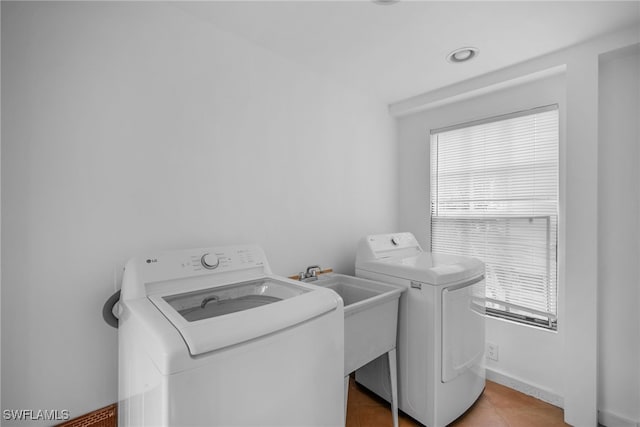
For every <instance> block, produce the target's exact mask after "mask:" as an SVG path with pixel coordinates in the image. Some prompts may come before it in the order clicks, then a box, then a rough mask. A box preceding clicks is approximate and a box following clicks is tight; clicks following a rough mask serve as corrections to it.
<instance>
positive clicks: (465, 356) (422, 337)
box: [356, 233, 485, 427]
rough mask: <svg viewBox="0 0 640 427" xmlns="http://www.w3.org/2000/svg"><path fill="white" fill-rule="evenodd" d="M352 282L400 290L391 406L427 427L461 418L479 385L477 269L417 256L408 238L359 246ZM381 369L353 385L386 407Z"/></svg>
mask: <svg viewBox="0 0 640 427" xmlns="http://www.w3.org/2000/svg"><path fill="white" fill-rule="evenodd" d="M356 275H357V276H359V277H363V278H368V279H373V280H377V281H380V282H387V283H391V284H395V285H402V286H404V287H406V289H407V292H404V293H403V294H402V296H401V298H400V307H399V313H398V316H399V319H398V320H399V322H398V325H399V326H398V345H397V353H398V354H397V356H398V360H397V364H398V401H399V407H400V409H401V410H402V411H404V412H405V413H407V414H409V415H410V416H412V417H413V418H415V419H416V420H418V421H420V422H421V423H423V424H425V425H427V426H428V427H443V426H446V425H447V424H449V423H451V422H452V421H453V420H455V419H456V418H458V417H459V416H460V415H462V414H463V413H464V412H465V411H466V410H467V409H468V408H469V407H470V406H471V405H473V403H474V402H475V401H476V399H477V398H478V397H479V396H480V394H481V393H482V391H483V389H484V384H485V370H484V363H483V356H484V342H485V338H484V337H485V319H484V312H485V308H484V307H485V306H484V298H485V296H484V291H485V281H484V264H483V263H482V262H481V261H480V260H477V259H475V258H469V257H462V256H453V255H445V254H436V253H431V252H424V251H423V250H422V248H421V247H420V245H419V244H418V242H417V240H416V239H415V237H414V236H413V235H412V234H411V233H395V234H383V235H375V236H367V237H365V238H363V239H362V240H361V241H360V243H359V245H358V251H357V255H356ZM387 369H388V368H387V364H386V361H385V360H383V359H380V358H379V359H376V360H374V361H373V362H371V363H370V364H368V365H366V366H364V367H363V368H361V369H359V370H358V371H357V372H356V381H357V382H358V383H360V384H362V385H364V386H365V387H367V388H368V389H370V390H372V391H373V392H375V393H376V394H378V395H379V396H381V397H383V398H385V399H386V400H389V397H390V391H389V386H388V385H387V383H388V378H389V375H388V373H387V371H386V370H387Z"/></svg>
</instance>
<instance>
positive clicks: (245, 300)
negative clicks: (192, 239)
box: [118, 245, 344, 426]
mask: <svg viewBox="0 0 640 427" xmlns="http://www.w3.org/2000/svg"><path fill="white" fill-rule="evenodd" d="M119 319H120V321H119V323H120V324H119V333H118V339H119V385H118V395H119V396H118V400H119V406H118V418H119V419H118V425H120V426H196V425H199V426H267V425H272V426H276V425H277V426H300V425H308V426H338V425H342V423H343V421H344V414H343V412H344V409H343V408H344V406H343V393H344V389H343V375H344V372H343V369H344V366H343V365H344V335H343V333H344V311H343V303H342V299H341V298H340V297H339V296H338V295H337V294H335V293H334V292H332V291H331V290H329V289H325V288H321V287H317V286H312V285H309V284H305V283H302V282H297V281H293V280H290V279H286V278H284V277H279V276H274V275H273V274H272V273H271V270H270V268H269V265H268V263H267V260H266V258H265V256H264V253H263V251H262V250H261V249H260V248H259V247H258V246H253V245H244V246H227V247H214V248H205V249H193V250H182V251H176V252H167V253H159V254H151V255H149V256H147V257H144V258H139V259H133V260H131V261H129V262H128V263H127V265H126V268H125V272H124V277H123V283H122V292H121V298H120V308H119Z"/></svg>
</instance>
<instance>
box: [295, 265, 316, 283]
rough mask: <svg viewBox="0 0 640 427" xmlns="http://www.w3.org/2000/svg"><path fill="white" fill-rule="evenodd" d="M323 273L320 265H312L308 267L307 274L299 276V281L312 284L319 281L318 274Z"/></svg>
mask: <svg viewBox="0 0 640 427" xmlns="http://www.w3.org/2000/svg"><path fill="white" fill-rule="evenodd" d="M320 271H321V268H320V266H319V265H310V266H309V267H307V272H306V273H305V272H301V273H300V276H299V280H301V281H303V282H311V281H313V280H318V273H319V272H320Z"/></svg>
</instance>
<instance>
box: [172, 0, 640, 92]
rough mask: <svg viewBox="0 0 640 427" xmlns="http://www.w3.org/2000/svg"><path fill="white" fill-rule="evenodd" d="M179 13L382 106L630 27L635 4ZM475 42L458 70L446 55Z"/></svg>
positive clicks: (187, 5)
mask: <svg viewBox="0 0 640 427" xmlns="http://www.w3.org/2000/svg"><path fill="white" fill-rule="evenodd" d="M177 7H180V8H181V9H182V10H184V11H186V12H187V13H190V14H192V15H194V16H197V17H199V18H201V19H204V20H207V21H209V22H211V23H212V24H214V25H215V26H216V27H218V28H220V29H222V30H225V31H228V32H231V33H234V34H236V35H238V36H240V37H242V38H244V39H247V40H249V41H251V42H253V43H256V44H258V45H260V46H262V47H264V48H266V49H268V50H270V51H273V52H275V53H277V54H279V55H281V56H284V57H286V58H289V59H290V60H293V61H296V62H298V63H300V64H303V65H305V66H306V67H309V68H311V69H313V70H316V71H317V72H320V73H324V74H328V75H329V76H331V77H332V78H333V79H335V80H337V81H340V82H342V83H343V84H346V85H349V86H352V87H356V88H360V89H362V90H365V91H367V92H369V93H371V94H373V95H375V96H377V97H379V98H380V99H382V100H383V101H385V102H387V103H392V102H396V101H400V100H403V99H406V98H409V97H412V96H415V95H419V94H421V93H425V92H429V91H431V90H434V89H437V88H440V87H443V86H447V85H450V84H453V83H455V82H458V81H461V80H465V79H468V78H471V77H474V76H477V75H480V74H484V73H487V72H490V71H494V70H497V69H500V68H503V67H506V66H509V65H512V64H516V63H518V62H522V61H525V60H527V59H530V58H533V57H536V56H540V55H543V54H546V53H548V52H552V51H555V50H558V49H562V48H564V47H567V46H570V45H573V44H576V43H580V42H582V41H585V40H588V39H590V38H593V37H597V36H599V35H601V34H605V33H607V32H611V31H615V30H617V29H619V28H623V27H627V26H630V25H636V26H638V31H640V1H621V2H617V1H601V2H600V1H470V2H462V1H409V0H401V1H400V2H398V3H396V4H393V5H378V4H375V3H373V2H371V1H369V0H353V1H303V0H298V1H255V2H254V1H213V2H180V3H178V4H177ZM463 46H474V47H477V48H479V49H480V54H479V55H478V56H477V57H476V58H475V59H474V60H473V61H471V62H469V63H466V64H451V63H449V62H447V61H446V60H445V57H446V55H447V54H448V53H449V52H450V51H452V50H454V49H457V48H459V47H463Z"/></svg>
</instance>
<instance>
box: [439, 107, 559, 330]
mask: <svg viewBox="0 0 640 427" xmlns="http://www.w3.org/2000/svg"><path fill="white" fill-rule="evenodd" d="M548 111H553V112H555V120H556V121H555V125H556V126H557V127H556V128H555V137H556V139H555V156H556V157H555V159H554V161H555V162H556V163H555V164H556V168H557V169H556V170H555V187H556V189H555V197H556V199H555V211H553V212H552V211H550V210H549V209H548V208H547V209H543V214H540V213H538V212H536V211H535V210H534V211H532V212H531V214H526V215H523V212H521V211H518V212H516V213H514V214H512V215H509V213H508V212H507V213H506V214H505V212H500V213H499V214H498V215H495V212H493V215H492V211H491V209H490V208H489V209H487V212H486V213H483V212H482V209H480V214H479V215H475V214H473V213H470V211H471V210H472V209H469V210H467V211H464V209H465V208H460V212H461V213H462V214H461V216H460V217H457V216H455V215H456V209H457V208H456V207H455V206H453V208H449V209H448V210H447V209H445V210H446V212H447V213H446V214H444V215H442V216H440V215H438V212H439V204H438V203H439V202H440V201H439V200H438V197H439V193H438V188H439V187H438V185H439V181H438V176H437V173H438V171H437V169H436V171H434V165H436V164H437V163H438V161H439V160H438V155H439V152H438V151H437V149H436V150H434V146H437V142H435V144H434V137H437V136H438V135H441V134H443V133H445V132H455V131H457V130H462V129H465V130H466V129H468V128H472V127H478V126H482V125H485V124H492V123H495V122H502V121H506V120H511V119H517V118H519V117H531V116H534V115H536V114H540V113H546V112H548ZM552 114H553V113H552ZM559 116H560V114H559V107H558V105H557V104H554V105H548V106H544V107H538V108H534V109H530V110H525V111H518V112H515V113H511V114H507V115H501V116H495V117H490V118H487V119H483V120H478V121H473V122H467V123H462V124H458V125H454V126H449V127H445V128H439V129H434V130H432V131H431V143H430V144H431V157H432V158H431V162H430V163H431V166H432V170H431V187H432V191H431V195H430V206H431V210H430V214H431V236H432V238H431V250H432V251H434V252H438V251H440V252H447V251H448V252H451V253H462V254H466V255H472V256H477V257H479V258H481V259H482V258H483V256H482V255H481V254H479V253H476V252H474V249H471V248H469V247H464V245H460V244H459V243H457V241H455V240H452V239H451V238H449V239H447V237H442V238H440V237H438V236H439V235H443V236H444V235H446V233H447V231H444V232H443V231H442V230H446V229H447V228H451V229H455V230H457V231H456V233H467V232H468V230H472V231H471V232H472V233H476V231H477V230H478V229H482V228H483V227H484V228H485V229H488V228H489V226H488V225H487V224H492V227H493V229H500V230H511V229H512V228H513V229H514V230H516V231H515V232H516V234H517V232H518V231H519V230H522V229H524V228H528V227H527V226H526V224H525V225H523V221H527V222H528V223H529V224H532V225H533V224H534V223H535V225H534V226H532V227H531V228H532V229H534V228H535V229H539V231H537V233H538V234H537V238H538V239H539V238H542V239H544V238H545V237H546V239H547V244H546V246H547V250H548V251H549V255H548V256H547V258H549V262H548V263H547V271H548V277H547V278H546V279H545V280H547V282H546V283H545V288H544V289H545V292H552V293H553V294H552V295H551V294H549V295H546V296H545V298H547V305H548V307H547V309H545V310H538V309H536V307H537V305H539V304H536V303H531V305H529V306H527V304H526V303H525V304H524V305H522V304H512V303H511V302H510V301H509V299H508V297H505V299H501V298H497V299H496V298H495V296H496V289H498V290H501V291H504V290H505V289H506V292H509V291H510V290H513V289H515V290H516V291H517V289H518V286H511V284H508V283H507V282H508V281H507V280H506V279H504V276H503V278H502V279H500V280H497V279H496V277H495V276H496V274H495V272H496V271H497V270H498V264H500V263H501V262H502V261H499V260H497V261H496V262H497V264H496V265H495V266H494V265H491V262H492V259H491V258H492V257H491V255H489V256H486V254H489V252H485V256H484V257H485V258H487V260H485V261H486V262H487V264H488V265H489V268H488V270H493V277H492V274H488V277H487V280H488V294H487V314H488V315H490V316H493V317H499V318H504V319H507V320H511V321H515V322H518V323H524V324H529V325H533V326H538V327H541V328H545V329H549V330H554V331H555V330H557V313H558V311H557V310H558V295H559V287H558V280H559V277H560V268H559V265H558V264H559V263H558V255H559V247H558V246H559V244H558V242H559V240H560V235H559V228H560V227H559V226H560V224H559V221H560V212H559V211H560V180H561V176H560V173H559V170H558V169H559V164H560V155H561V153H560V150H561V147H560V132H561V130H560V127H561V125H560V117H559ZM475 129H479V128H475ZM436 168H437V166H436ZM514 171H515V170H514ZM443 192H445V190H443ZM533 203H534V204H535V202H533ZM507 211H508V209H507ZM514 212H515V211H514ZM438 223H440V225H438ZM445 223H446V224H447V225H444V226H443V224H445ZM545 224H546V225H545ZM434 226H435V227H436V228H437V227H440V228H439V229H438V230H440V231H437V230H436V231H434ZM500 227H502V228H500ZM465 229H466V231H465ZM473 229H475V230H476V231H473ZM544 233H546V235H545V234H544ZM486 234H487V235H489V234H491V233H490V232H487V233H486ZM458 235H463V234H458ZM464 235H465V236H466V234H464ZM434 236H436V237H435V239H434ZM449 237H450V236H449ZM490 238H491V236H489V237H488V238H487V237H485V240H490ZM438 239H440V240H441V241H439V242H438V241H437V240H438ZM434 240H436V241H437V242H436V244H434ZM447 240H448V241H447ZM448 242H451V243H448ZM495 244H496V243H495V241H494V242H493V243H489V244H486V246H487V247H488V248H491V246H492V245H493V246H495ZM461 246H462V247H461ZM469 246H473V245H472V244H470V245H469ZM542 246H544V244H542ZM476 249H477V248H476ZM488 250H490V249H488ZM532 250H533V249H532ZM521 272H522V274H523V275H525V272H524V271H521ZM516 280H518V279H516ZM519 280H524V282H522V285H521V286H520V288H523V287H525V286H527V285H528V283H527V282H526V280H527V279H526V278H525V279H519ZM492 281H493V282H492ZM500 281H502V283H505V286H504V287H502V286H501V285H500V284H499V283H498V282H500ZM503 288H504V289H503ZM503 294H504V293H503ZM518 298H520V301H522V298H524V297H523V296H522V295H518V297H517V298H515V300H516V301H517V300H518Z"/></svg>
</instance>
